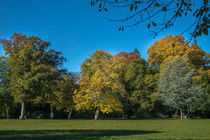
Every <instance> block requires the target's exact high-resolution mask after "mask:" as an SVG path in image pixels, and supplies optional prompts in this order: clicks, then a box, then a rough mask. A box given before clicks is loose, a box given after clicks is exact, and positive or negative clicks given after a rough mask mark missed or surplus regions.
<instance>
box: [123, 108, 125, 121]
mask: <svg viewBox="0 0 210 140" xmlns="http://www.w3.org/2000/svg"><path fill="white" fill-rule="evenodd" d="M122 119H125V112H124V110H123V109H122Z"/></svg>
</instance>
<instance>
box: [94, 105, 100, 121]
mask: <svg viewBox="0 0 210 140" xmlns="http://www.w3.org/2000/svg"><path fill="white" fill-rule="evenodd" d="M98 116H99V108H97V110H96V113H95V120H97V119H98Z"/></svg>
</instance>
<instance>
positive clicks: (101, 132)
mask: <svg viewBox="0 0 210 140" xmlns="http://www.w3.org/2000/svg"><path fill="white" fill-rule="evenodd" d="M23 139H27V140H40V139H43V140H46V139H52V140H67V139H70V140H72V139H76V140H79V139H85V140H87V139H90V140H92V139H96V140H99V139H119V140H121V139H129V140H130V139H137V140H139V139H210V119H198V120H182V121H181V120H161V119H157V120H155V119H154V120H97V121H94V120H70V121H68V120H0V140H23Z"/></svg>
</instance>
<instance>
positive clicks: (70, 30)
mask: <svg viewBox="0 0 210 140" xmlns="http://www.w3.org/2000/svg"><path fill="white" fill-rule="evenodd" d="M0 2H1V3H0V13H1V14H0V19H1V22H0V38H7V39H8V38H9V37H10V36H12V34H13V33H14V32H17V33H24V34H26V35H28V36H38V37H40V38H42V39H43V40H45V41H50V42H51V43H52V48H53V49H55V50H59V51H61V52H63V55H64V57H66V58H67V62H66V63H65V68H67V69H68V70H69V71H73V72H78V71H80V64H81V63H82V61H84V60H85V59H86V58H87V57H88V56H89V55H90V54H91V53H93V52H95V51H96V50H100V49H103V50H106V51H108V52H110V53H112V54H117V53H119V52H121V51H125V52H130V51H133V50H134V49H135V48H138V49H139V50H140V52H141V56H142V57H143V58H145V59H147V49H148V48H149V47H150V45H152V44H153V43H154V42H155V41H156V40H159V39H160V38H162V37H164V36H165V35H169V34H171V35H174V34H179V33H181V32H182V31H183V30H184V29H185V28H186V27H187V26H186V25H189V21H191V18H187V19H186V20H184V21H181V20H180V22H179V21H178V22H177V24H176V25H175V26H174V27H173V28H171V29H169V30H166V31H164V32H162V33H161V34H159V36H158V37H157V38H155V39H153V37H152V34H151V32H150V31H149V30H148V29H146V24H141V25H139V26H138V27H133V28H129V29H126V30H125V31H124V32H119V31H118V27H119V26H118V24H117V23H113V22H109V21H107V20H106V19H104V16H103V15H102V14H100V13H99V12H98V10H97V9H96V8H93V7H90V0H1V1H0ZM115 14H120V12H119V13H115ZM184 36H185V37H186V38H187V37H189V34H185V35H184ZM209 39H210V36H209V35H208V36H202V37H199V38H197V41H198V44H199V45H200V46H201V48H202V49H203V50H204V51H205V52H208V53H209V52H210V46H209ZM0 54H1V55H2V54H3V50H2V47H1V48H0Z"/></svg>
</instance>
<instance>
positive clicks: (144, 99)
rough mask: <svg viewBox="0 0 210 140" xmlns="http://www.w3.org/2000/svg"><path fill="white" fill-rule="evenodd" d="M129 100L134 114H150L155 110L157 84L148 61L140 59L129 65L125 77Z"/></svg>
mask: <svg viewBox="0 0 210 140" xmlns="http://www.w3.org/2000/svg"><path fill="white" fill-rule="evenodd" d="M125 80H126V82H127V90H128V91H129V100H130V105H132V108H130V109H129V110H132V109H133V110H134V109H135V110H134V114H137V112H145V113H146V112H149V111H151V110H152V109H153V103H152V101H153V98H152V97H153V96H152V94H154V93H155V92H154V89H155V87H156V84H154V82H155V80H154V75H153V74H152V71H151V69H150V67H149V64H148V63H147V62H146V60H144V59H142V58H139V59H137V60H135V61H133V63H132V64H130V65H129V68H128V70H127V73H126V75H125Z"/></svg>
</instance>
